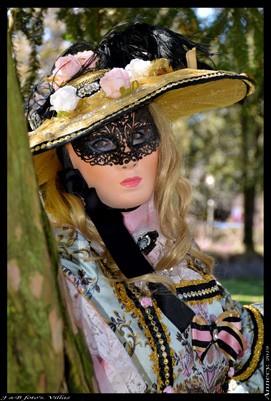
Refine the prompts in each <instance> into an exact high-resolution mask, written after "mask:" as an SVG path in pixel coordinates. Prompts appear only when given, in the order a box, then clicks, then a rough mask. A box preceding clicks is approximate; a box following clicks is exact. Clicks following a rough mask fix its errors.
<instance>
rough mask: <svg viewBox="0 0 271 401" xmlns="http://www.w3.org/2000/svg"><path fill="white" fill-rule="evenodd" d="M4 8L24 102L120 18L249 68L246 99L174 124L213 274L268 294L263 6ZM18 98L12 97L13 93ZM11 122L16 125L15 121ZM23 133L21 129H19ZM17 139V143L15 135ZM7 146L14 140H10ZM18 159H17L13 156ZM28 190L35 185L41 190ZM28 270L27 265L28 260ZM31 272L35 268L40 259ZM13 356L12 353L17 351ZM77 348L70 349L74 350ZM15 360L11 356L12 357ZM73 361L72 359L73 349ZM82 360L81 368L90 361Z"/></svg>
mask: <svg viewBox="0 0 271 401" xmlns="http://www.w3.org/2000/svg"><path fill="white" fill-rule="evenodd" d="M7 11H8V20H9V35H10V38H11V41H10V45H9V46H10V51H11V55H12V64H13V65H12V67H14V70H15V73H16V74H15V75H16V79H17V80H18V87H19V94H20V95H19V96H20V97H21V104H22V105H23V104H24V103H25V102H26V101H27V96H28V95H29V92H30V90H31V88H32V86H33V85H34V84H35V83H37V82H38V80H39V79H40V78H41V77H42V76H43V75H44V74H45V75H47V74H48V75H49V74H50V68H51V66H52V65H53V63H54V62H55V60H56V58H57V57H58V56H59V55H60V54H61V53H62V52H63V51H64V50H65V49H66V48H67V47H69V46H70V45H71V44H72V43H74V42H76V41H78V40H84V41H86V42H90V43H93V45H94V46H95V44H97V43H98V42H99V40H100V39H101V37H102V36H103V35H104V34H105V33H106V32H107V31H108V30H109V29H110V28H112V27H113V26H114V25H115V24H116V23H119V22H120V21H123V20H131V19H133V18H135V17H138V16H139V17H140V18H143V19H144V21H145V22H148V23H151V24H161V25H163V26H165V27H167V28H170V29H173V30H175V31H177V32H180V33H182V34H184V35H188V36H190V37H191V39H195V40H196V41H201V42H202V43H204V44H210V47H211V49H212V51H213V52H214V56H213V60H214V62H215V65H216V69H221V70H231V71H235V72H240V73H241V72H244V73H246V74H247V75H248V76H249V77H251V78H252V79H253V80H255V82H256V90H255V93H254V94H253V95H251V96H249V97H248V98H247V99H246V100H245V101H244V102H242V104H237V105H233V106H230V107H227V108H221V109H217V110H214V111H209V112H205V113H199V114H197V115H194V116H191V117H189V118H185V119H181V120H180V121H178V122H177V123H176V125H175V131H176V135H178V138H179V143H180V152H181V153H182V155H183V160H184V165H183V169H184V174H185V175H186V176H187V177H188V178H189V180H190V182H191V183H192V187H193V201H192V205H191V213H190V215H189V221H190V226H191V229H192V231H193V234H194V237H195V239H196V241H197V242H198V244H199V246H200V247H201V248H202V249H203V250H205V251H206V252H208V253H210V254H212V255H213V256H214V257H215V260H216V267H215V275H216V276H217V277H218V279H219V281H221V283H222V284H223V285H224V286H225V287H226V288H227V289H228V290H229V291H230V292H231V293H232V296H233V297H234V298H235V299H236V300H238V301H240V302H242V303H243V304H247V303H252V302H257V301H261V300H262V299H263V278H264V273H263V252H264V249H263V213H264V209H263V119H264V116H263V102H264V99H263V82H264V79H263V65H264V54H263V43H264V40H263V19H264V10H263V9H262V8H254V7H252V8H208V9H206V8H124V7H123V8H109V7H108V8H10V9H8V10H7ZM11 101H12V102H13V99H11ZM8 111H9V110H8ZM13 123H14V122H11V123H10V124H11V125H10V127H12V124H13ZM21 131H22V130H21ZM11 132H14V131H13V130H11V129H9V137H10V135H11V134H10V133H11ZM20 135H21V136H22V135H23V134H22V132H21V134H20ZM25 136H26V132H25ZM12 140H14V141H15V135H14V138H13V139H12ZM18 140H19V139H18ZM20 140H21V139H20ZM9 141H10V139H9ZM10 149H14V147H12V146H11V147H10ZM25 152H26V153H25V155H26V156H24V157H22V159H21V160H22V163H26V160H28V161H29V160H30V159H31V155H28V154H27V152H29V150H25ZM12 157H13V159H12V160H14V153H13V154H12ZM18 159H19V158H18ZM13 162H14V163H15V161H13ZM16 162H18V160H17V161H16ZM10 166H11V172H9V178H8V179H9V181H10V183H11V184H10V188H13V187H14V185H15V184H14V183H13V176H14V175H15V170H16V169H14V168H13V170H12V164H11V163H10ZM16 171H17V170H16ZM24 182H25V178H24V177H21V183H24ZM31 188H32V189H31V190H32V192H34V187H33V186H31ZM23 190H24V189H23V187H22V191H23ZM12 193H13V192H12V189H11V190H9V191H8V209H9V211H8V220H9V223H8V231H9V238H11V237H12V234H13V231H14V230H15V228H14V224H15V223H14V221H18V216H17V215H16V213H17V212H18V213H22V210H23V209H22V208H21V207H20V205H22V202H21V204H20V202H19V201H20V199H19V198H18V196H17V198H15V197H14V196H13V195H12ZM31 196H32V195H31ZM16 202H18V203H16ZM17 209H18V210H17ZM15 210H16V213H15ZM19 218H20V216H19ZM28 219H29V216H28ZM15 233H16V235H15V237H16V238H15V239H16V241H14V239H13V238H12V239H10V240H9V244H8V245H9V255H10V256H9V260H10V259H12V257H13V258H14V254H16V252H17V253H20V252H19V247H22V244H20V241H18V236H19V234H18V233H17V231H16V230H15ZM47 247H48V251H49V254H52V253H53V252H52V251H51V248H50V247H51V245H49V246H48V244H47ZM33 255H34V247H33V252H32V254H31V257H33V258H34V256H33ZM17 256H18V255H17ZM50 256H51V255H50ZM24 258H25V256H24ZM18 259H19V257H18ZM12 260H13V259H12ZM47 266H48V264H47ZM11 267H12V268H10V270H9V271H10V272H11V276H12V277H13V279H14V277H15V273H16V269H15V268H14V266H13V265H11ZM27 268H28V269H29V264H28V266H27ZM34 269H36V270H37V271H38V268H37V264H35V267H34ZM45 269H46V267H45ZM13 283H14V281H13ZM13 286H14V284H13ZM10 290H11V296H10V308H9V313H10V316H9V318H10V326H9V329H10V333H11V334H12V335H14V338H15V337H16V330H19V328H18V327H17V329H15V328H14V324H13V323H12V322H13V319H14V318H15V317H18V313H19V314H22V313H23V312H22V311H23V310H24V307H25V306H24V307H22V306H21V305H19V304H18V301H16V302H15V301H14V298H13V291H14V288H11V289H10ZM17 290H18V289H17ZM24 296H25V297H26V302H28V301H29V299H28V298H27V297H29V295H27V293H25V294H24ZM22 299H24V298H22ZM35 324H36V323H33V327H32V326H31V324H30V326H31V330H32V331H33V330H35V329H34V327H35ZM26 341H27V339H26ZM66 344H67V340H66ZM26 348H27V345H26ZM10 353H11V355H13V356H14V354H13V351H12V350H10ZM75 354H76V352H75ZM70 355H73V352H72V351H70ZM10 358H11V359H12V356H10ZM70 358H71V360H72V357H71V356H70ZM79 359H80V358H79ZM82 363H83V365H84V363H86V362H82ZM25 364H27V363H26V362H25ZM60 364H61V363H60ZM22 365H23V364H22V362H21V364H19V365H17V367H16V368H15V367H14V366H15V365H14V364H13V366H12V367H11V365H10V369H11V371H10V374H9V377H10V382H9V386H10V388H11V389H12V391H14V392H16V390H18V391H21V390H22V388H25V387H24V386H25V384H23V379H21V380H20V378H18V377H19V376H17V378H16V374H15V373H16V372H17V373H19V372H20V369H21V367H22ZM79 365H80V363H79V362H78V365H77V364H75V366H77V368H78V366H79ZM16 369H17V370H16ZM29 369H30V368H29ZM78 369H79V370H80V368H78ZM11 374H12V378H11ZM14 374H15V376H14ZM23 377H24V380H25V377H27V378H28V381H27V382H26V383H28V384H26V385H28V386H29V387H30V386H31V380H33V382H32V383H35V378H34V377H35V373H33V372H30V371H29V372H28V371H26V372H24V374H23ZM32 377H33V379H32ZM30 378H31V379H30ZM51 380H52V383H53V382H54V383H58V382H57V378H54V379H53V378H51ZM47 382H48V380H47ZM75 382H76V381H75ZM79 382H80V381H79ZM79 382H78V381H77V382H76V383H74V382H73V379H71V378H69V380H68V387H69V386H70V387H69V390H70V389H71V388H72V386H74V387H73V388H77V389H78V388H80V390H81V391H80V392H84V391H83V390H84V389H88V390H87V391H89V385H87V384H86V383H85V384H84V385H82V384H78V383H79ZM71 383H73V384H71ZM42 385H43V384H42V383H36V384H32V386H33V387H32V388H35V389H36V390H37V392H38V391H40V389H42ZM55 385H57V384H55ZM52 386H53V385H52ZM76 386H77V387H76ZM80 386H81V387H80ZM28 391H29V390H28ZM52 392H53V391H52Z"/></svg>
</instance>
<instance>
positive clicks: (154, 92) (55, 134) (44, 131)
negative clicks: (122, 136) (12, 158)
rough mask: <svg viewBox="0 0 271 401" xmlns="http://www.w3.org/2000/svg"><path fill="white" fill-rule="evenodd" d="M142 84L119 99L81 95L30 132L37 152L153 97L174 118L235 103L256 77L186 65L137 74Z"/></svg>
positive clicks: (92, 75) (98, 94) (77, 83)
mask: <svg viewBox="0 0 271 401" xmlns="http://www.w3.org/2000/svg"><path fill="white" fill-rule="evenodd" d="M104 73H105V71H104V72H102V71H99V72H95V73H93V72H92V73H88V74H86V75H84V76H82V77H80V78H77V79H75V80H73V81H71V82H69V85H72V86H74V87H75V88H79V87H80V86H82V84H84V83H86V82H93V81H94V80H95V79H97V77H101V76H102V75H103V74H104ZM138 84H139V87H138V89H136V90H134V91H132V92H131V93H129V94H128V95H126V96H123V97H120V98H119V99H112V98H109V97H106V96H105V94H104V92H103V91H101V90H100V91H98V92H96V93H95V94H93V95H92V96H90V97H85V98H83V99H81V100H80V102H79V104H78V106H77V108H76V109H75V110H74V111H72V112H70V113H68V115H67V116H61V117H53V118H51V119H47V120H45V121H44V122H43V123H42V124H41V125H40V126H39V127H38V128H36V129H35V130H34V131H31V132H29V140H30V148H31V151H32V152H33V153H34V154H37V153H40V152H43V151H45V150H48V149H51V148H54V147H56V146H59V145H63V144H65V143H67V142H70V141H72V140H74V139H76V138H79V137H80V136H83V135H86V134H88V133H91V132H92V131H95V130H97V129H98V128H99V127H100V126H102V125H104V124H106V123H108V122H110V121H112V120H115V119H117V118H120V117H121V116H122V115H124V114H126V113H128V112H131V111H132V110H135V109H136V108H138V107H140V106H143V105H144V104H146V103H148V102H150V101H154V102H156V103H158V104H159V106H160V107H161V108H162V109H163V112H165V114H166V115H167V117H168V118H169V119H170V120H171V121H174V120H176V119H178V118H180V117H183V116H189V115H192V114H195V113H199V112H203V111H207V110H210V109H214V108H220V107H225V106H229V105H232V104H234V103H237V102H239V101H240V100H242V99H244V98H245V97H246V96H248V95H250V94H252V93H253V92H254V90H255V87H254V83H253V81H252V80H251V79H250V78H249V77H248V76H247V75H246V74H237V73H234V72H231V71H213V70H198V69H190V68H186V69H181V70H177V71H173V72H169V73H167V74H164V75H158V76H151V77H144V78H141V79H138Z"/></svg>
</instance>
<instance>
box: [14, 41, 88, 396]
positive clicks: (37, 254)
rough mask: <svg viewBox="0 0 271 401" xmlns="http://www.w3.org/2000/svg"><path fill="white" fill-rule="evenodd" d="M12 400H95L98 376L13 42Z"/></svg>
mask: <svg viewBox="0 0 271 401" xmlns="http://www.w3.org/2000/svg"><path fill="white" fill-rule="evenodd" d="M7 48H8V349H7V358H8V364H7V374H8V381H7V391H8V393H10V392H11V393H27V392H28V393H29V392H30V393H66V392H70V393H75V392H76V393H91V392H93V387H92V379H93V370H92V364H91V359H90V356H89V352H88V350H87V347H86V344H85V341H84V337H83V334H82V333H81V332H80V330H79V329H78V327H77V326H76V324H75V322H74V321H73V317H72V313H69V312H68V311H69V310H71V308H70V304H69V302H70V301H69V297H68V294H67V287H66V286H65V282H64V276H63V274H62V273H61V268H60V266H59V259H58V253H57V250H56V246H55V242H54V237H53V234H52V231H51V227H50V224H49V222H48V219H47V216H46V214H45V212H44V210H43V207H42V204H41V202H40V198H39V195H38V186H37V181H36V175H35V171H34V165H33V158H32V155H31V152H30V149H29V143H28V138H27V126H26V121H25V117H24V113H23V107H22V96H21V93H20V89H19V83H18V77H17V75H16V71H15V67H14V59H13V57H12V45H11V41H10V37H9V35H8V46H7Z"/></svg>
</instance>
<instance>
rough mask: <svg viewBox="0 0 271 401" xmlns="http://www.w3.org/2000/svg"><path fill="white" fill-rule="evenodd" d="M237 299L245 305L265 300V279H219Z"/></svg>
mask: <svg viewBox="0 0 271 401" xmlns="http://www.w3.org/2000/svg"><path fill="white" fill-rule="evenodd" d="M219 282H220V283H221V284H222V285H223V287H224V288H226V289H227V290H228V291H229V292H230V294H231V296H232V298H233V299H234V300H235V301H238V302H240V303H241V304H243V305H246V304H251V303H254V302H262V301H263V291H264V290H263V285H264V284H263V279H261V278H255V277H242V278H238V279H221V278H220V279H219Z"/></svg>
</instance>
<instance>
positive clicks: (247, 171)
mask: <svg viewBox="0 0 271 401" xmlns="http://www.w3.org/2000/svg"><path fill="white" fill-rule="evenodd" d="M250 122H251V120H250V118H249V115H248V111H247V109H246V108H245V107H244V108H242V110H241V135H242V142H243V146H242V152H243V158H242V159H243V169H242V170H243V195H244V200H243V202H244V233H243V243H244V246H245V249H246V252H250V251H252V252H254V242H253V229H254V221H253V217H254V213H255V181H254V179H253V176H252V174H251V171H252V167H251V166H250V161H251V160H250V159H251V158H250V157H249V152H253V151H254V150H253V149H251V147H250V134H251V131H253V124H252V126H249V123H250Z"/></svg>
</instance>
